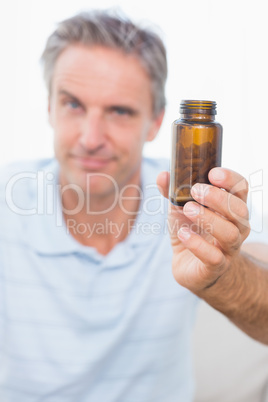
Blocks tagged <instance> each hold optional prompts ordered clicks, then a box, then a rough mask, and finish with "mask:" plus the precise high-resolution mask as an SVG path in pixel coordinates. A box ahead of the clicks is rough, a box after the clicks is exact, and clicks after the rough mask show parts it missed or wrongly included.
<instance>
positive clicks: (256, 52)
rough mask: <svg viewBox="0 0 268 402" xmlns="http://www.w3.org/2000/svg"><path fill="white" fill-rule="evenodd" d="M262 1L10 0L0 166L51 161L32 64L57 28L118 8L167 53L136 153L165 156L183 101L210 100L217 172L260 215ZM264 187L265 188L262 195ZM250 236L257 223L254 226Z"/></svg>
mask: <svg viewBox="0 0 268 402" xmlns="http://www.w3.org/2000/svg"><path fill="white" fill-rule="evenodd" d="M266 3H267V2H266V0H264V1H261V0H257V1H251V0H225V1H223V0H187V1H184V0H176V2H174V1H173V0H165V1H164V2H156V1H152V0H147V1H146V2H145V1H141V0H140V1H139V0H98V1H97V2H96V3H94V2H92V1H88V0H76V1H71V0H64V1H63V0H46V1H41V0H39V1H38V0H24V1H20V0H9V2H2V3H1V6H0V7H1V9H0V48H1V63H0V88H1V96H0V103H1V105H0V106H1V132H0V135H1V140H2V141H1V144H2V145H1V147H0V165H2V164H6V163H8V162H11V161H14V160H18V159H28V158H38V157H48V156H52V155H53V133H52V131H51V129H50V127H49V124H48V120H47V93H46V89H45V86H44V84H43V78H42V71H41V66H40V63H39V59H40V55H41V53H42V51H43V48H44V46H45V42H46V39H47V37H48V35H49V34H50V33H51V32H52V31H53V30H54V29H55V26H56V23H57V22H58V21H60V20H62V19H64V18H67V17H69V16H71V15H73V14H74V13H77V12H79V11H82V10H86V9H88V8H114V7H115V8H117V9H118V10H122V11H123V12H125V13H126V14H128V15H129V16H131V17H132V18H133V19H134V21H140V22H141V23H142V25H144V26H149V27H150V26H154V27H155V29H156V30H157V31H158V32H159V33H160V35H161V36H162V38H163V40H164V42H165V44H166V47H167V51H168V64H169V77H168V81H167V87H166V89H167V108H166V116H165V120H164V123H163V126H162V129H161V131H160V133H159V136H158V138H157V139H156V140H155V142H154V143H149V144H148V145H147V146H146V147H145V150H144V153H145V154H146V155H149V156H153V157H169V156H170V147H171V145H170V144H171V141H170V139H171V136H170V127H171V123H172V122H173V121H174V120H175V119H176V118H178V116H179V103H180V100H181V99H204V100H215V101H216V102H217V104H218V115H217V120H218V121H219V122H220V123H221V124H222V125H223V128H224V143H223V166H225V167H229V168H231V169H234V170H236V171H238V172H240V173H241V174H243V175H244V176H245V177H246V178H247V179H248V180H249V181H250V185H251V194H250V197H251V198H252V199H253V201H254V203H255V204H256V206H257V207H256V208H255V210H256V211H258V214H259V215H262V209H264V213H265V215H266V214H268V189H267V186H264V182H266V183H267V177H268V161H267V160H268V158H267V155H266V154H267V147H266V145H267V144H268V140H267V124H266V123H265V118H266V115H267V109H268V97H267V90H268V80H267V71H268V58H267V56H266V53H267V38H268V25H267V12H266V7H265V6H266ZM265 187H266V188H265ZM254 222H255V223H254V225H255V226H256V227H255V229H256V231H260V230H261V229H262V219H257V217H255V219H254Z"/></svg>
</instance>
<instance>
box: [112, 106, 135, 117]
mask: <svg viewBox="0 0 268 402" xmlns="http://www.w3.org/2000/svg"><path fill="white" fill-rule="evenodd" d="M111 111H112V112H114V113H116V114H117V115H118V116H133V115H134V114H135V111H134V110H132V109H130V108H128V107H124V106H113V107H112V108H111Z"/></svg>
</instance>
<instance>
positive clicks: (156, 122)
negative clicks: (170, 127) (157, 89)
mask: <svg viewBox="0 0 268 402" xmlns="http://www.w3.org/2000/svg"><path fill="white" fill-rule="evenodd" d="M164 115H165V109H162V110H161V112H160V113H159V114H158V115H157V116H156V117H154V119H153V120H152V124H151V128H150V130H149V132H148V135H147V138H146V141H153V140H154V139H155V137H156V135H157V133H158V131H159V129H160V127H161V124H162V122H163V119H164Z"/></svg>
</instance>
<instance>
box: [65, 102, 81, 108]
mask: <svg viewBox="0 0 268 402" xmlns="http://www.w3.org/2000/svg"><path fill="white" fill-rule="evenodd" d="M67 105H69V106H70V108H71V109H78V108H79V107H80V104H79V103H78V102H77V101H75V100H72V101H69V102H67Z"/></svg>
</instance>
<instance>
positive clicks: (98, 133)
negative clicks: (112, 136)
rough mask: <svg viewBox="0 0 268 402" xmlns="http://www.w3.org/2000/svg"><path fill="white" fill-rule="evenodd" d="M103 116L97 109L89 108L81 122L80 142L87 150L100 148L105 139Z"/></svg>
mask: <svg viewBox="0 0 268 402" xmlns="http://www.w3.org/2000/svg"><path fill="white" fill-rule="evenodd" d="M104 130H105V128H104V118H103V116H102V114H101V112H100V111H99V110H94V109H91V110H89V111H88V112H87V114H86V116H85V119H84V120H83V122H82V123H81V135H80V144H81V145H82V146H83V148H85V149H86V150H87V151H95V150H97V149H99V148H102V146H103V145H104V140H105V131H104Z"/></svg>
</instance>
